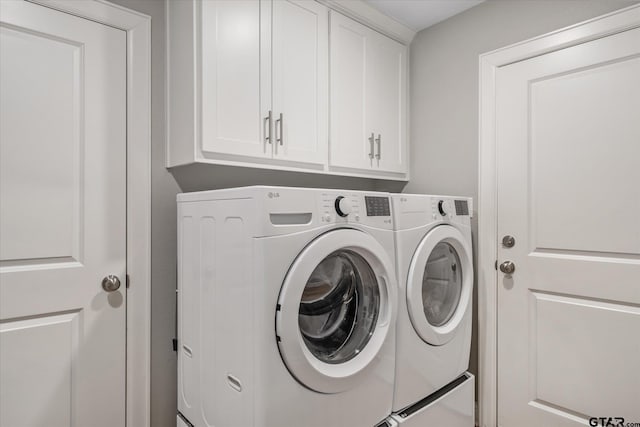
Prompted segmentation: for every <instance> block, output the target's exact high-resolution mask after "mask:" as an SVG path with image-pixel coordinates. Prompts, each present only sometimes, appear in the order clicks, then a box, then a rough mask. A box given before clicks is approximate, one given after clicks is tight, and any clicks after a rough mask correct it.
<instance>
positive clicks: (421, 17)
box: [365, 0, 484, 31]
mask: <svg viewBox="0 0 640 427" xmlns="http://www.w3.org/2000/svg"><path fill="white" fill-rule="evenodd" d="M365 1H366V2H367V3H369V4H370V5H371V6H373V7H375V8H376V9H378V10H379V11H380V12H382V13H384V14H385V15H387V16H390V17H392V18H393V19H395V20H396V21H398V22H400V23H402V24H404V25H406V26H407V27H409V28H411V29H412V30H414V31H420V30H423V29H425V28H427V27H430V26H431V25H433V24H437V23H438V22H440V21H444V20H445V19H447V18H450V17H452V16H453V15H457V14H458V13H460V12H462V11H464V10H467V9H469V8H470V7H473V6H476V5H478V4H480V3H482V2H483V1H484V0H365Z"/></svg>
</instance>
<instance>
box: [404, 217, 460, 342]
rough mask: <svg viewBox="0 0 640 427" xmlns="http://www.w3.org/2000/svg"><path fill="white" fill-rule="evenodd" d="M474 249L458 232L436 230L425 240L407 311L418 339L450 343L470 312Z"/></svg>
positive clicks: (411, 281)
mask: <svg viewBox="0 0 640 427" xmlns="http://www.w3.org/2000/svg"><path fill="white" fill-rule="evenodd" d="M472 288H473V264H472V261H471V246H470V243H469V242H467V241H466V239H465V238H464V236H463V235H462V233H460V231H458V229H457V228H455V227H452V226H450V225H441V226H438V227H435V228H434V229H433V230H431V231H430V232H429V233H427V235H426V236H425V237H424V238H423V239H422V241H421V242H420V244H419V245H418V248H417V249H416V252H415V254H414V256H413V259H412V261H411V266H410V267H409V274H408V278H407V307H408V309H409V317H410V318H411V323H412V324H413V327H414V329H415V330H416V332H417V333H418V335H419V336H420V337H421V338H422V339H423V340H424V341H426V342H427V343H429V344H431V345H443V344H446V343H447V342H449V341H450V340H451V339H452V338H453V336H454V334H455V333H456V330H457V328H458V327H459V326H460V324H461V323H462V321H463V319H464V318H465V316H466V315H467V313H468V312H469V311H470V310H471V294H472Z"/></svg>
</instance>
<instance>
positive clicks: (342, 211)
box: [334, 196, 352, 218]
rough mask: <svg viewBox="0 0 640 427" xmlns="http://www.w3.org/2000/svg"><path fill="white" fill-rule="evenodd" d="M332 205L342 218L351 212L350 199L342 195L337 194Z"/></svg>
mask: <svg viewBox="0 0 640 427" xmlns="http://www.w3.org/2000/svg"><path fill="white" fill-rule="evenodd" d="M334 205H335V208H336V213H337V214H338V215H340V216H341V217H343V218H344V217H346V216H348V215H349V214H350V213H351V209H352V206H351V201H350V200H349V199H347V198H346V197H344V196H338V197H337V198H336V201H335V204H334Z"/></svg>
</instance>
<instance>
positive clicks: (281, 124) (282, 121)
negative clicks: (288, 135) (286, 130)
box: [276, 113, 284, 145]
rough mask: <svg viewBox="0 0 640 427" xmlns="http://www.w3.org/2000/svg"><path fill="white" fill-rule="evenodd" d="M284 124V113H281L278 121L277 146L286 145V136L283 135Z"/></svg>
mask: <svg viewBox="0 0 640 427" xmlns="http://www.w3.org/2000/svg"><path fill="white" fill-rule="evenodd" d="M283 123H284V119H283V118H282V113H280V117H279V118H278V120H276V144H280V145H282V144H283V143H284V141H283V140H284V134H283V132H282V131H283ZM278 128H280V136H278Z"/></svg>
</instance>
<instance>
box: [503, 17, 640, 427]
mask: <svg viewBox="0 0 640 427" xmlns="http://www.w3.org/2000/svg"><path fill="white" fill-rule="evenodd" d="M496 87H497V94H496V96H497V123H496V126H497V132H496V133H497V138H498V140H497V145H498V158H497V161H498V174H497V177H498V233H499V238H500V239H502V236H505V235H511V236H513V237H515V246H513V247H511V248H507V247H500V248H499V250H498V263H503V262H505V261H512V262H513V263H514V264H515V272H514V273H513V274H511V275H509V274H503V273H499V276H498V277H499V279H498V283H497V286H498V424H499V425H501V426H503V427H510V426H518V427H527V426H578V425H580V426H582V425H589V424H588V422H589V421H588V420H589V418H591V417H621V418H624V419H625V420H626V422H640V405H639V403H640V369H638V360H639V355H640V120H638V119H639V117H640V116H639V115H638V114H639V112H640V29H637V28H636V29H633V30H628V31H625V32H622V33H618V34H615V35H612V36H609V37H605V38H601V39H597V40H594V41H590V42H587V43H583V44H580V45H577V46H573V47H569V48H565V49H562V50H558V51H555V52H552V53H548V54H545V55H542V56H538V57H535V58H532V59H529V60H526V61H521V62H517V63H515V64H512V65H508V66H505V67H503V68H501V69H499V70H498V72H497V76H496ZM619 422H620V421H619V420H615V419H614V420H613V422H612V424H607V425H614V424H615V425H622V424H618V423H619ZM591 425H594V424H591ZM598 425H602V424H598ZM625 425H626V424H625Z"/></svg>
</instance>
